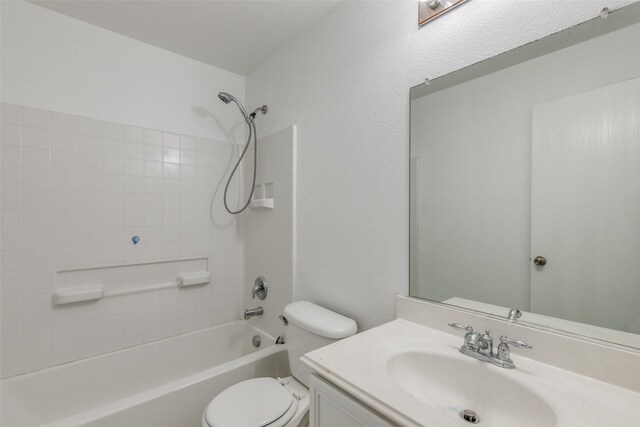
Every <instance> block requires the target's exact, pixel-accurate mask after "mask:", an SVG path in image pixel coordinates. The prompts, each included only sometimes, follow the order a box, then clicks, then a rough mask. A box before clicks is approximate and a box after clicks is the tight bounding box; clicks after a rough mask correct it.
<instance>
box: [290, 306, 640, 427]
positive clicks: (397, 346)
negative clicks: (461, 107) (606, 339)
mask: <svg viewBox="0 0 640 427" xmlns="http://www.w3.org/2000/svg"><path fill="white" fill-rule="evenodd" d="M452 317H453V316H452ZM427 318H428V317H427ZM443 323H444V322H443ZM505 329H506V328H505ZM509 332H510V335H512V334H511V331H509ZM533 337H536V339H535V340H534V339H532V338H533ZM554 339H555V338H554ZM527 341H533V343H534V344H535V345H536V349H537V350H536V351H538V352H539V353H543V352H545V351H547V352H553V351H567V349H569V350H571V348H570V347H569V346H568V345H569V343H567V344H566V345H564V347H563V345H558V341H550V340H549V338H548V337H546V336H545V335H544V334H542V333H541V334H537V333H535V334H534V333H533V332H532V333H531V335H529V336H527ZM462 343H463V338H462V337H461V336H456V335H452V334H448V333H445V332H442V331H441V330H437V329H432V328H429V327H427V326H424V325H421V324H418V323H414V322H409V321H406V320H404V319H396V320H394V321H392V322H389V323H386V324H384V325H381V326H378V327H376V328H373V329H370V330H368V331H365V332H363V333H360V334H357V335H354V336H353V337H350V338H347V339H345V340H341V341H338V342H336V343H333V344H331V345H328V346H326V347H323V348H320V349H318V350H314V351H313V352H311V353H307V354H306V355H305V356H303V358H302V360H303V362H304V363H305V364H306V365H307V366H308V367H309V369H311V370H313V371H314V372H316V373H317V374H318V375H319V376H321V377H323V378H325V379H326V380H327V381H329V382H331V383H332V384H333V385H335V386H336V387H338V388H340V389H342V390H343V391H344V392H346V393H347V394H349V395H351V396H352V397H354V398H355V399H357V400H359V401H360V402H362V403H363V404H365V405H366V406H369V407H371V408H372V409H373V410H375V411H377V412H379V413H380V414H381V415H383V416H384V417H386V418H388V419H389V421H390V422H391V425H398V426H404V427H424V426H429V427H436V426H438V427H465V426H471V425H478V426H480V427H482V426H487V427H533V426H535V427H578V426H580V427H612V426H629V427H630V426H636V427H640V421H638V420H640V393H639V392H638V391H637V390H636V389H633V390H630V389H625V388H622V387H619V386H617V385H615V384H609V383H605V382H602V381H599V380H596V379H594V378H590V377H587V376H583V375H579V374H576V373H575V372H572V371H569V370H565V369H562V368H560V367H557V366H553V365H550V364H546V363H543V362H542V361H540V360H536V359H533V358H529V357H526V356H528V355H531V356H533V355H535V353H534V352H528V353H524V352H521V351H519V349H517V350H515V351H514V352H513V353H512V358H513V359H514V362H515V366H516V367H515V369H504V368H501V367H499V366H495V365H492V364H490V363H487V362H484V361H481V360H478V359H474V358H472V357H469V356H467V355H464V354H462V353H460V351H459V349H460V346H461V345H462ZM552 344H553V345H552ZM570 344H571V345H578V343H574V342H573V341H571V342H570ZM574 354H581V353H578V352H575V353H574ZM574 357H576V356H574ZM607 362H608V361H606V360H604V359H603V361H602V367H603V368H606V369H625V372H628V373H629V375H632V374H633V373H634V372H635V371H634V370H633V366H632V365H631V364H630V363H629V364H625V365H624V366H620V367H617V366H615V367H611V368H609V367H608V366H605V365H606V363H607ZM634 366H635V365H634ZM598 369H600V367H599V368H598ZM636 377H637V375H636ZM467 409H468V410H471V411H473V412H475V413H476V416H477V417H478V418H479V419H480V421H479V422H478V423H477V424H471V423H469V421H466V420H464V419H463V418H462V417H461V416H460V413H461V412H463V411H464V410H467ZM467 418H470V417H467Z"/></svg>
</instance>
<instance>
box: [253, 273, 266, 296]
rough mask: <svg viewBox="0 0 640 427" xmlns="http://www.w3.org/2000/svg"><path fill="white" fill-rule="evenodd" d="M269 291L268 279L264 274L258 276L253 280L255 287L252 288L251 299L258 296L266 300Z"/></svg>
mask: <svg viewBox="0 0 640 427" xmlns="http://www.w3.org/2000/svg"><path fill="white" fill-rule="evenodd" d="M268 292H269V287H268V286H267V279H265V278H264V277H262V276H258V277H257V278H256V280H255V282H253V288H252V289H251V299H255V298H256V296H257V297H258V299H259V300H264V299H265V298H266V297H267V293H268Z"/></svg>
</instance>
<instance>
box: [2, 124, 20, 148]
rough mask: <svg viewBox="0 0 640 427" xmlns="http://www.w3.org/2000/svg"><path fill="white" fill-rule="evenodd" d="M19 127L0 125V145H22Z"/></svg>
mask: <svg viewBox="0 0 640 427" xmlns="http://www.w3.org/2000/svg"><path fill="white" fill-rule="evenodd" d="M21 135H22V131H21V128H20V126H18V125H12V124H7V123H2V125H0V143H1V144H2V145H22V139H21V138H22V136H21Z"/></svg>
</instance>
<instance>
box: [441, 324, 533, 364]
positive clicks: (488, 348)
mask: <svg viewBox="0 0 640 427" xmlns="http://www.w3.org/2000/svg"><path fill="white" fill-rule="evenodd" d="M449 326H451V327H452V328H454V329H458V330H462V331H465V332H466V333H465V335H464V344H462V347H460V353H462V354H465V355H467V356H471V357H473V358H475V359H478V360H482V361H483V362H489V363H491V364H492V365H496V366H500V367H501V368H507V369H513V368H515V365H514V364H513V360H511V349H510V348H509V344H511V345H513V346H515V347H518V348H533V347H531V346H530V345H529V344H527V343H526V342H524V341H518V340H512V339H511V338H509V337H507V336H505V335H502V336H501V337H500V345H498V351H497V352H494V351H493V337H492V336H491V332H490V331H489V330H486V331H484V334H480V333H479V332H474V331H473V328H472V327H471V326H462V325H461V324H459V323H449Z"/></svg>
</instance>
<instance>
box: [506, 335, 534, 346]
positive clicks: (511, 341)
mask: <svg viewBox="0 0 640 427" xmlns="http://www.w3.org/2000/svg"><path fill="white" fill-rule="evenodd" d="M500 342H501V343H504V344H511V345H513V346H515V347H518V348H533V347H532V346H530V345H529V344H527V343H526V342H524V341H519V340H513V339H511V338H509V337H508V336H506V335H502V336H501V337H500Z"/></svg>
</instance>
